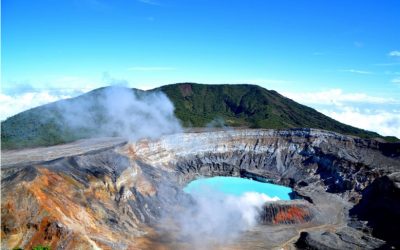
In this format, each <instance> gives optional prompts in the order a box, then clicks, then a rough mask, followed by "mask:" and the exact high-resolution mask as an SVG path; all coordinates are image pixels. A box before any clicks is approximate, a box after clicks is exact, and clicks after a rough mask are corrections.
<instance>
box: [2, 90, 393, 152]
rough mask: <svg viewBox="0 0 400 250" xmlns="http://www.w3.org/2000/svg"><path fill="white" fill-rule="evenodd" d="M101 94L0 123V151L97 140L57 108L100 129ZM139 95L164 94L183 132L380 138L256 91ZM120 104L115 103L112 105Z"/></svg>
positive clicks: (93, 132)
mask: <svg viewBox="0 0 400 250" xmlns="http://www.w3.org/2000/svg"><path fill="white" fill-rule="evenodd" d="M106 89H107V88H99V89H96V90H93V91H91V92H89V93H86V94H83V95H81V96H78V97H76V98H71V99H67V100H61V101H58V102H55V103H51V104H47V105H43V106H40V107H37V108H33V109H30V110H27V111H24V112H21V113H19V114H17V115H15V116H13V117H10V118H8V119H7V120H5V121H4V122H2V123H1V139H2V142H1V144H2V148H4V149H15V148H23V147H36V146H48V145H55V144H60V143H65V142H69V141H74V140H77V139H82V138H88V137H93V136H96V134H97V131H96V130H87V129H86V130H85V129H79V130H76V129H74V128H72V127H70V126H68V125H67V124H66V123H65V122H63V120H62V117H63V116H62V110H60V109H59V106H60V104H63V105H67V106H68V105H70V106H73V105H75V104H76V103H82V101H83V102H84V103H89V104H90V107H89V108H90V110H91V114H90V117H89V118H88V119H93V120H94V121H95V122H96V123H99V124H100V123H101V122H102V119H104V116H103V112H104V107H102V106H101V104H100V103H101V102H100V100H101V98H102V95H103V92H104V91H105V90H106ZM132 91H135V92H136V93H137V94H138V95H145V94H146V93H151V92H155V91H162V92H164V93H165V94H166V95H167V96H168V97H169V99H170V100H171V101H172V102H173V104H174V106H175V115H176V117H177V118H178V119H180V120H181V122H182V124H183V125H184V126H185V127H204V126H210V125H211V126H215V125H216V126H222V125H223V126H232V127H250V128H273V129H283V128H300V127H301V128H319V129H325V130H331V131H335V132H339V133H342V134H349V135H355V136H359V137H363V138H383V139H385V140H387V141H396V140H397V138H395V137H382V136H380V135H379V134H377V133H375V132H370V131H366V130H362V129H358V128H355V127H352V126H349V125H345V124H343V123H340V122H338V121H336V120H334V119H332V118H329V117H327V116H325V115H323V114H321V113H319V112H318V111H316V110H314V109H312V108H309V107H307V106H304V105H301V104H299V103H296V102H294V101H292V100H291V99H288V98H286V97H284V96H282V95H280V94H279V93H278V92H276V91H273V90H267V89H264V88H262V87H260V86H256V85H248V84H242V85H229V84H224V85H205V84H196V83H179V84H171V85H165V86H162V87H159V88H156V89H153V90H149V91H141V90H137V89H132ZM116 101H118V100H116Z"/></svg>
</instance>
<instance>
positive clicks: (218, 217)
mask: <svg viewBox="0 0 400 250" xmlns="http://www.w3.org/2000/svg"><path fill="white" fill-rule="evenodd" d="M192 197H193V198H194V201H195V203H194V204H193V205H190V206H188V207H187V209H186V210H185V211H184V212H183V213H181V214H180V215H179V216H178V224H179V227H180V232H179V234H180V235H181V238H182V239H183V240H185V241H189V242H190V243H191V244H192V245H193V247H194V248H196V249H208V248H210V247H212V245H222V244H226V243H230V242H232V241H233V240H235V239H236V238H237V237H238V236H239V235H240V233H241V232H243V231H247V230H250V229H251V228H252V227H254V226H255V225H256V223H257V219H258V217H259V215H260V212H261V210H262V207H263V205H264V204H265V202H270V201H277V200H279V198H278V197H273V198H271V197H269V196H267V195H266V194H263V193H257V192H247V193H244V194H243V195H241V196H235V195H229V194H224V193H221V192H216V191H215V190H211V189H210V190H208V191H206V192H204V190H203V191H201V192H194V193H192Z"/></svg>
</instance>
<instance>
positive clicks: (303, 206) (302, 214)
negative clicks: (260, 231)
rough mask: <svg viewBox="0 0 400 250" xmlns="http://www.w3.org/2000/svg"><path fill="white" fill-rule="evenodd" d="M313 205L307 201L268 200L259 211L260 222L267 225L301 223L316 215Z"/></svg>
mask: <svg viewBox="0 0 400 250" xmlns="http://www.w3.org/2000/svg"><path fill="white" fill-rule="evenodd" d="M316 213H317V211H315V209H314V207H313V205H311V204H310V203H308V202H307V201H302V200H297V201H289V202H286V201H277V202H268V203H266V204H265V205H264V206H263V210H262V212H261V213H260V218H259V220H260V222H261V223H262V224H267V225H271V224H272V225H276V224H301V223H306V222H310V221H311V220H312V219H313V218H314V217H315V215H316Z"/></svg>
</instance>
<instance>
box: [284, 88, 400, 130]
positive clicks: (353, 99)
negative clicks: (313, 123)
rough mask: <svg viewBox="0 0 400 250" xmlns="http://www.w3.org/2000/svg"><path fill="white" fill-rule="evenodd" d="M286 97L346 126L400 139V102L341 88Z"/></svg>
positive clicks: (290, 93) (291, 93)
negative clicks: (349, 91)
mask: <svg viewBox="0 0 400 250" xmlns="http://www.w3.org/2000/svg"><path fill="white" fill-rule="evenodd" d="M283 94H284V95H285V96H287V97H289V98H291V99H293V100H295V101H297V102H299V103H302V104H305V105H309V106H311V107H313V108H315V109H317V110H318V111H319V112H321V113H323V114H325V115H327V116H329V117H332V118H333V119H335V120H338V121H340V122H342V123H345V124H348V125H352V126H354V127H358V128H362V129H366V130H370V131H375V132H378V133H379V134H381V135H386V136H396V137H398V138H400V100H397V99H394V98H384V97H379V96H371V95H367V94H365V93H360V92H359V93H346V92H344V91H343V90H341V89H330V90H327V91H320V92H304V93H301V92H300V93H299V92H297V93H294V92H286V93H283Z"/></svg>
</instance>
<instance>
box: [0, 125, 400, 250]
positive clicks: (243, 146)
mask: <svg viewBox="0 0 400 250" xmlns="http://www.w3.org/2000/svg"><path fill="white" fill-rule="evenodd" d="M85 145H86V146H87V147H90V143H88V144H85ZM64 148H69V147H64ZM85 148H86V147H85ZM95 148H96V150H95V151H90V150H85V152H84V153H78V155H70V156H68V157H59V155H60V154H59V153H62V150H63V148H62V147H61V149H60V152H59V153H58V154H57V150H55V149H54V148H49V149H46V150H47V151H49V152H52V154H55V155H56V156H57V157H58V158H51V159H49V158H48V157H47V155H46V154H43V153H42V154H41V152H42V151H41V150H37V151H38V152H36V153H35V155H36V158H35V161H34V162H32V161H31V160H30V157H29V151H26V152H17V153H18V157H15V158H13V157H9V158H8V159H11V160H8V161H6V163H7V164H5V165H4V164H3V166H2V220H3V221H2V247H4V248H10V247H11V248H12V247H15V246H23V247H31V246H33V245H35V244H37V243H48V244H49V245H51V246H52V248H60V247H61V246H64V247H78V246H79V247H84V248H85V247H89V248H90V246H92V247H93V246H97V247H102V248H119V249H127V248H128V249H129V248H138V249H143V248H156V247H157V246H156V245H152V244H156V243H157V244H160V245H165V244H167V243H166V242H168V241H167V240H165V239H164V240H163V241H162V242H158V240H157V239H163V238H162V237H160V236H159V235H158V236H157V234H156V232H155V231H154V227H156V226H157V225H158V224H159V223H160V218H162V217H163V216H164V215H165V214H174V213H177V212H179V209H181V207H180V204H185V203H191V202H193V201H191V200H190V198H189V197H188V195H185V194H184V193H183V191H182V187H183V186H185V185H186V184H187V183H188V182H190V181H191V180H193V179H195V178H197V177H203V176H216V175H225V176H241V177H246V178H253V179H257V180H259V181H268V182H273V183H277V184H282V185H286V186H290V187H293V188H294V190H295V194H294V195H295V196H296V197H302V198H305V201H304V200H303V201H299V202H300V203H299V202H298V201H296V204H295V203H289V204H284V203H282V204H280V203H275V204H272V203H271V204H269V205H266V206H265V207H264V210H263V213H262V216H261V217H262V218H261V219H260V220H261V222H262V223H264V224H266V225H277V224H278V225H286V226H289V227H290V228H293V227H292V225H294V224H299V223H300V224H304V223H305V224H307V225H309V226H315V225H317V226H321V225H325V224H327V225H328V224H329V227H330V229H329V230H331V227H337V226H341V227H343V226H346V225H347V211H348V210H349V209H350V208H351V206H353V205H354V204H356V203H357V202H358V201H359V200H363V199H367V196H364V193H363V192H362V191H363V190H365V187H368V186H369V185H370V183H372V182H374V181H375V180H377V179H379V178H383V177H385V176H387V175H389V174H391V173H395V172H398V171H400V170H399V168H400V164H399V163H400V157H399V154H398V152H399V150H398V148H399V146H398V145H392V146H388V144H384V143H380V142H377V141H374V140H362V139H359V138H354V137H350V136H344V135H340V134H337V133H332V132H327V131H321V130H312V129H297V130H282V131H276V130H250V129H245V130H230V131H215V132H202V133H182V134H175V135H169V136H164V137H162V138H161V139H160V140H157V141H150V140H142V141H139V142H137V143H132V144H124V143H121V141H118V142H116V143H115V145H114V146H110V145H109V144H107V147H106V148H104V149H103V150H101V149H98V148H97V147H95ZM43 150H45V149H43ZM77 152H81V150H77ZM10 154H11V156H15V154H12V153H10ZM41 155H43V157H45V158H43V159H41V158H40V157H41ZM21 156H28V157H25V158H26V159H25V158H24V159H22V158H21ZM13 159H16V160H13ZM326 191H327V192H328V193H326ZM15 195H16V196H17V197H18V199H15V197H14V196H15ZM348 200H350V201H351V202H352V203H348ZM394 202H395V201H394ZM332 204H333V205H332ZM363 204H367V205H366V206H368V203H365V202H364V203H363ZM26 211H28V213H27V212H26ZM357 211H358V212H357V213H356V216H357V215H359V216H360V217H361V216H364V217H363V218H367V219H368V218H369V217H368V216H365V214H363V213H362V212H361V210H357ZM389 212H390V211H389ZM385 218H386V217H385ZM355 220H356V221H357V217H355ZM379 225H380V226H381V224H379ZM361 229H362V228H361ZM168 230H171V228H168V229H167V231H168ZM349 230H350V229H349ZM349 230H347V231H346V233H348V231H349ZM351 230H352V229H351ZM351 230H350V231H351ZM363 230H364V229H363ZM43 232H46V234H47V235H46V238H45V239H44V238H41V235H43ZM279 232H280V233H279ZM279 232H278V231H277V234H281V232H282V230H281V231H279ZM288 232H289V231H288ZM351 232H353V231H351ZM269 233H270V232H269V231H268V234H265V236H266V237H267V236H268V235H270V234H269ZM295 235H296V233H295V231H293V233H291V234H290V235H289V234H288V236H287V237H288V238H291V237H294V236H295ZM354 235H357V237H358V238H362V237H363V235H362V234H358V233H357V234H355V233H354ZM378 235H379V236H380V234H378ZM3 236H4V237H3ZM163 237H164V236H163ZM165 237H167V236H165ZM168 237H169V236H168ZM263 237H264V236H263ZM282 237H283V236H282ZM282 237H281V238H279V239H274V238H271V239H270V240H271V241H274V240H276V242H277V243H276V245H279V244H280V243H279V242H285V241H287V239H285V238H282ZM354 237H355V236H354ZM250 238H251V237H250ZM3 239H4V240H3ZM167 239H169V238H167ZM258 240H263V239H258ZM264 241H266V240H265V239H264ZM154 242H156V243H154ZM307 242H318V239H315V238H313V240H312V241H307ZM274 244H275V243H274ZM173 246H174V245H172V246H171V248H174V247H173ZM267 246H268V247H269V246H270V245H267Z"/></svg>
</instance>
